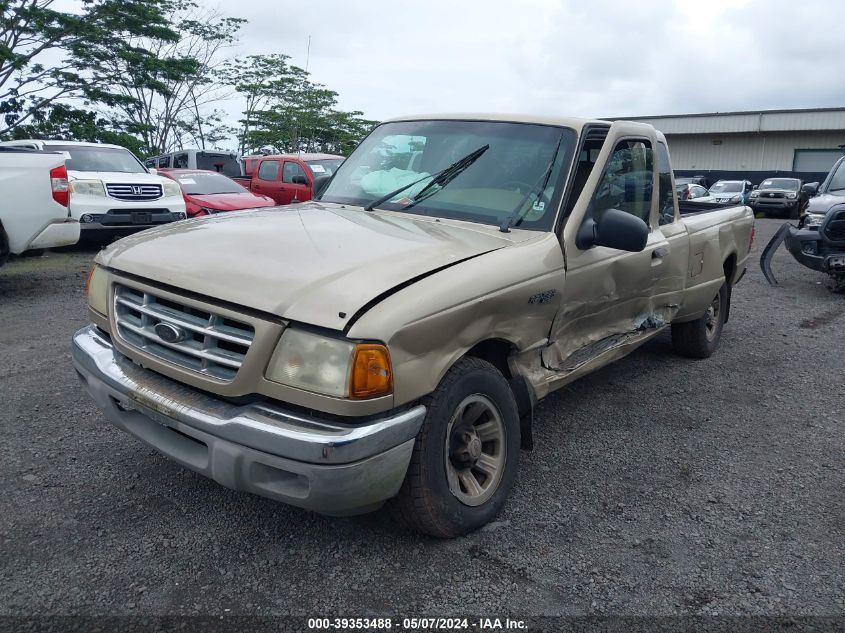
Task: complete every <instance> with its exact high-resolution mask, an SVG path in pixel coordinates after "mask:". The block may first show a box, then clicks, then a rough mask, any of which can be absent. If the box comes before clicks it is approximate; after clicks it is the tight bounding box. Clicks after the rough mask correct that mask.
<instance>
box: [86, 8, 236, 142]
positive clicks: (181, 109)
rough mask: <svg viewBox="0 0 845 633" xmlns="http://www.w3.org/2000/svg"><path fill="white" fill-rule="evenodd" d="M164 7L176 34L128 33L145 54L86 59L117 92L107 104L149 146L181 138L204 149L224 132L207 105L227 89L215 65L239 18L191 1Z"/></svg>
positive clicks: (223, 95)
mask: <svg viewBox="0 0 845 633" xmlns="http://www.w3.org/2000/svg"><path fill="white" fill-rule="evenodd" d="M167 10H168V14H167V20H168V23H169V25H170V28H172V29H173V30H174V31H175V32H177V33H178V37H177V38H176V39H161V38H156V37H152V36H145V35H141V36H137V37H130V38H128V41H127V44H128V45H129V46H130V47H131V48H132V49H133V50H143V51H149V52H150V53H151V56H149V57H147V56H138V57H121V56H112V57H108V58H105V59H103V58H102V57H101V56H100V55H99V54H95V55H94V56H93V59H92V65H95V68H96V71H95V73H96V74H97V75H98V76H102V77H108V78H109V81H110V82H111V90H112V92H113V93H115V94H117V95H119V97H120V98H119V99H118V100H117V102H116V103H115V104H113V106H112V107H113V108H114V109H115V110H116V111H117V112H119V113H120V115H121V116H122V117H123V120H124V124H125V125H126V126H127V127H129V128H132V129H134V130H135V131H136V132H137V133H138V134H140V136H141V138H142V139H143V141H144V144H145V145H146V147H147V148H149V151H150V152H155V153H158V152H166V151H171V150H173V149H179V148H181V147H182V141H183V139H186V138H189V139H191V142H192V144H196V145H199V146H200V148H202V149H205V148H206V146H207V145H213V144H215V143H216V142H219V141H220V140H221V139H220V137H221V133H222V132H223V131H224V130H225V131H226V132H227V135H228V130H226V129H225V128H224V127H221V124H220V122H221V114H220V113H219V112H216V111H214V110H213V109H212V110H211V111H209V108H210V107H211V106H212V104H214V103H217V102H219V101H221V100H223V99H225V98H227V97H228V96H230V94H231V90H227V89H226V88H225V87H224V86H223V85H221V84H220V83H219V82H218V81H217V79H216V77H217V75H216V71H217V69H218V67H219V66H220V65H221V64H222V59H221V57H222V53H223V51H224V50H225V49H226V48H227V47H229V46H231V45H232V44H233V43H234V42H235V41H236V37H237V32H238V30H239V29H240V27H241V25H242V24H243V23H244V22H245V20H242V19H240V18H230V17H225V16H223V15H221V14H220V13H219V12H217V11H216V10H206V9H201V8H199V7H198V5H196V4H195V3H193V2H180V3H178V4H169V5H168V6H167Z"/></svg>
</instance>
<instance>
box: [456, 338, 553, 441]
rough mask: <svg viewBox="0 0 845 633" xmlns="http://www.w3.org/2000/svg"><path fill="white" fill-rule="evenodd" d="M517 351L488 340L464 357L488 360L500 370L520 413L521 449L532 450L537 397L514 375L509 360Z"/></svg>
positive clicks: (518, 376) (505, 342)
mask: <svg viewBox="0 0 845 633" xmlns="http://www.w3.org/2000/svg"><path fill="white" fill-rule="evenodd" d="M515 351H516V346H514V345H513V344H512V343H509V342H508V341H503V340H502V339H488V340H486V341H481V342H480V343H476V344H475V345H474V346H473V347H472V348H470V350H469V351H467V353H466V354H464V356H472V357H474V358H480V359H482V360H486V361H487V362H488V363H490V364H491V365H493V367H495V368H496V369H498V370H499V371H500V372H501V373H502V375H503V376H504V377H505V380H507V381H508V385H509V386H510V388H511V392H512V393H513V397H514V400H516V407H517V410H518V411H519V417H520V422H519V427H520V447H521V448H523V449H525V450H530V449H532V448H533V447H534V438H533V434H532V432H531V421H532V417H533V416H532V415H531V413H532V411H533V409H534V403H535V402H536V397H535V395H534V391H533V389H532V388H531V386H530V385H529V383H528V381H527V380H525V377H523V376H520V375H518V374H517V375H514V374H513V373H512V372H511V370H510V366H509V364H508V358H509V357H510V355H511V354H512V353H513V352H515Z"/></svg>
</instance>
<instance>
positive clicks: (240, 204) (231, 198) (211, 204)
mask: <svg viewBox="0 0 845 633" xmlns="http://www.w3.org/2000/svg"><path fill="white" fill-rule="evenodd" d="M158 173H159V174H160V175H162V176H164V177H166V178H170V179H171V180H175V181H176V182H177V183H179V186H180V187H181V188H182V196H183V197H184V198H185V206H186V207H187V211H188V217H189V218H195V217H197V216H201V215H211V214H214V213H222V212H225V211H243V210H244V209H257V208H259V207H272V206H275V205H276V201H275V200H273V198H270V197H268V196H262V195H260V194H257V193H253V192H252V191H250V190H249V189H246V188H244V187H242V186H241V185H239V184H238V183H236V182H235V181H234V180H232V179H231V178H228V177H227V176H224V175H223V174H219V173H217V172H214V171H207V170H205V169H159V170H158Z"/></svg>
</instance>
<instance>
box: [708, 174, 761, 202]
mask: <svg viewBox="0 0 845 633" xmlns="http://www.w3.org/2000/svg"><path fill="white" fill-rule="evenodd" d="M753 189H754V185H753V184H752V183H751V181H750V180H719V181H717V182H716V184H715V185H713V186H712V187H710V190H709V191H710V195H711V196H713V198H714V200H713V201H714V202H720V203H722V204H747V203H748V197H749V196H750V195H751V192H752V191H753Z"/></svg>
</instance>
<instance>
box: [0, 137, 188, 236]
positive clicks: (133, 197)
mask: <svg viewBox="0 0 845 633" xmlns="http://www.w3.org/2000/svg"><path fill="white" fill-rule="evenodd" d="M0 146H5V147H24V148H30V149H37V150H42V151H49V152H62V153H63V154H64V155H65V156H66V157H67V160H66V161H65V166H66V168H67V172H68V180H69V182H70V189H71V191H72V193H73V195H72V196H71V199H70V214H71V217H72V218H73V219H75V220H77V221H79V223H80V228H81V231H82V232H81V235H82V237H86V236H87V237H91V236H98V235H102V234H104V233H107V234H108V235H114V234H118V235H121V234H127V233H133V232H136V231H140V230H142V229H146V228H149V227H151V226H157V225H159V224H167V223H170V222H174V221H176V220H183V219H185V217H186V214H185V201H184V200H183V199H182V190H181V189H179V186H178V185H177V184H176V183H174V182H173V181H171V180H169V179H167V178H162V177H161V176H158V175H155V174H151V173H149V171H147V168H146V167H144V165H143V164H142V163H141V161H140V160H138V158H137V157H136V156H135V155H134V154H133V153H132V152H130V151H129V150H128V149H126V148H124V147H120V146H119V145H106V144H100V143H81V142H75V141H42V140H32V139H30V140H20V141H3V142H0Z"/></svg>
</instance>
